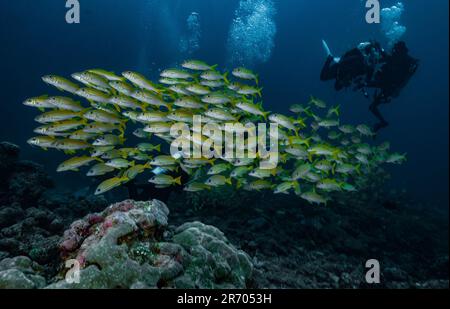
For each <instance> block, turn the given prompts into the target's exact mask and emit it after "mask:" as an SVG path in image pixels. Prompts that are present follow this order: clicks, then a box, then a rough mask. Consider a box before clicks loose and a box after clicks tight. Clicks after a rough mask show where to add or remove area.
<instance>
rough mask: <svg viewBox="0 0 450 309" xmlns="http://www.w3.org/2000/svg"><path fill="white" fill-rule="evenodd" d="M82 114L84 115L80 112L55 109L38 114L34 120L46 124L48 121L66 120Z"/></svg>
mask: <svg viewBox="0 0 450 309" xmlns="http://www.w3.org/2000/svg"><path fill="white" fill-rule="evenodd" d="M81 116H82V113H78V112H71V111H64V110H53V111H50V112H46V113H44V114H41V115H39V116H37V117H36V118H35V119H34V120H35V121H36V122H39V123H42V124H46V123H53V122H59V121H64V120H68V119H72V118H76V117H81Z"/></svg>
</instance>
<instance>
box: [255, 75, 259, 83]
mask: <svg viewBox="0 0 450 309" xmlns="http://www.w3.org/2000/svg"><path fill="white" fill-rule="evenodd" d="M255 83H256V84H257V85H259V76H258V75H256V77H255Z"/></svg>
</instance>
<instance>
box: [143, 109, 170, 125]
mask: <svg viewBox="0 0 450 309" xmlns="http://www.w3.org/2000/svg"><path fill="white" fill-rule="evenodd" d="M136 120H137V121H139V122H144V123H152V122H165V121H168V120H169V118H167V113H166V112H160V111H153V112H143V113H141V114H138V115H137V116H136Z"/></svg>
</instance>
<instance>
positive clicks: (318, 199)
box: [300, 191, 327, 205]
mask: <svg viewBox="0 0 450 309" xmlns="http://www.w3.org/2000/svg"><path fill="white" fill-rule="evenodd" d="M300 196H301V198H302V199H304V200H306V201H308V202H309V203H311V204H318V205H320V204H324V205H326V204H327V199H326V198H324V197H323V196H321V195H319V194H317V193H316V192H314V191H310V192H305V193H303V194H301V195H300Z"/></svg>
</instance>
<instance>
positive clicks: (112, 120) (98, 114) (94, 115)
mask: <svg viewBox="0 0 450 309" xmlns="http://www.w3.org/2000/svg"><path fill="white" fill-rule="evenodd" d="M83 118H85V119H87V120H91V121H95V122H102V123H109V124H122V123H123V122H124V119H123V118H122V117H120V116H117V115H114V114H111V113H108V112H105V111H102V110H90V111H87V112H86V113H84V114H83Z"/></svg>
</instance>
